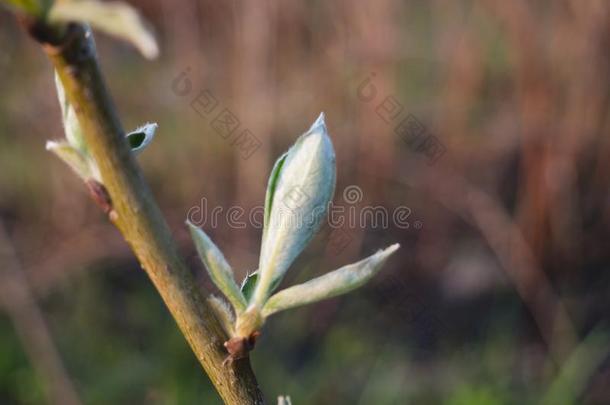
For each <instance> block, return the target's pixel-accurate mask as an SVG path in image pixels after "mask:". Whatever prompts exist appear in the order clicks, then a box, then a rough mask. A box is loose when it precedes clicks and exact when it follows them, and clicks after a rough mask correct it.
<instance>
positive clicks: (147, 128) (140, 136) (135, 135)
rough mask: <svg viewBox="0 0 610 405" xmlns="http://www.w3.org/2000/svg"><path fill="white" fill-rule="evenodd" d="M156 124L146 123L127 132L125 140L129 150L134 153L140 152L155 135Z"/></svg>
mask: <svg viewBox="0 0 610 405" xmlns="http://www.w3.org/2000/svg"><path fill="white" fill-rule="evenodd" d="M157 127H158V125H157V124H156V123H147V124H144V125H142V126H141V127H139V128H137V129H135V130H133V131H132V132H130V133H128V134H127V141H128V142H129V146H130V147H131V151H132V152H134V153H135V154H138V153H140V152H142V151H143V150H144V149H145V148H146V147H147V146H148V144H149V143H151V142H152V140H153V138H154V137H155V132H156V131H157Z"/></svg>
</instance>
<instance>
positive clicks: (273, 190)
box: [253, 114, 336, 306]
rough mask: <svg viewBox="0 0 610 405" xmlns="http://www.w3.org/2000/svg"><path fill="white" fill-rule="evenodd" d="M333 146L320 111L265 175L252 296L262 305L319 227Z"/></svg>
mask: <svg viewBox="0 0 610 405" xmlns="http://www.w3.org/2000/svg"><path fill="white" fill-rule="evenodd" d="M335 176H336V174H335V152H334V150H333V146H332V142H331V140H330V138H329V136H328V132H327V130H326V124H325V123H324V114H320V117H319V118H318V119H317V120H316V122H315V123H314V124H313V125H312V126H311V128H310V129H309V131H307V132H306V133H305V134H303V135H302V136H301V137H300V138H299V139H298V140H297V141H296V142H295V144H294V145H293V146H292V147H291V148H290V149H289V150H288V152H287V153H286V154H285V155H284V156H282V157H281V158H280V159H279V160H278V162H277V163H276V165H275V168H274V170H273V171H272V173H271V178H270V180H269V189H268V190H267V201H266V214H265V217H266V221H265V229H264V231H263V240H262V245H261V255H260V259H259V277H260V279H259V281H258V283H257V285H256V290H255V293H254V296H253V302H255V303H256V304H257V305H259V306H262V305H263V303H264V302H265V300H266V299H267V298H268V297H269V294H270V293H271V286H272V285H273V284H275V283H278V282H281V280H282V278H283V276H284V274H285V273H286V271H287V270H288V267H289V266H290V265H291V264H292V262H293V261H294V259H295V258H296V257H297V256H298V255H299V254H300V253H301V252H302V251H303V249H304V248H305V246H307V244H308V243H309V241H310V240H311V238H312V237H313V236H314V235H315V233H316V232H317V231H318V229H319V227H320V225H321V223H322V220H323V219H324V217H325V214H326V210H327V208H328V204H329V202H330V201H331V199H332V196H333V193H334V188H335Z"/></svg>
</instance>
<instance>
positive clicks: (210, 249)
mask: <svg viewBox="0 0 610 405" xmlns="http://www.w3.org/2000/svg"><path fill="white" fill-rule="evenodd" d="M186 223H187V225H188V227H189V229H190V231H191V238H192V239H193V242H194V243H195V247H196V248H197V253H199V257H200V258H201V261H202V262H203V264H204V265H205V268H206V269H207V271H208V273H209V275H210V278H211V279H212V281H213V282H214V284H216V287H218V289H219V290H220V291H221V292H222V293H223V294H224V295H225V296H226V297H227V299H228V300H229V302H231V304H232V305H233V307H234V308H235V311H236V312H237V313H238V314H239V313H241V312H242V311H243V310H244V309H245V308H246V300H245V299H244V296H243V295H242V293H241V291H240V290H239V287H238V286H237V284H236V283H235V279H234V278H233V270H232V269H231V266H229V263H227V260H226V259H225V257H224V255H223V254H222V252H221V251H220V249H218V247H217V246H216V245H215V244H214V242H212V240H211V239H210V238H209V237H208V235H206V234H205V232H203V231H202V230H201V229H200V228H198V227H197V226H195V225H193V224H192V223H191V222H190V221H188V220H187V221H186Z"/></svg>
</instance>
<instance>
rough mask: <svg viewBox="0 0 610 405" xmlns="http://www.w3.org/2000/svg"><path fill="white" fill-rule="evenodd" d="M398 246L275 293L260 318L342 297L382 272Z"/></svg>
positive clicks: (395, 245)
mask: <svg viewBox="0 0 610 405" xmlns="http://www.w3.org/2000/svg"><path fill="white" fill-rule="evenodd" d="M399 247H400V245H398V244H394V245H392V246H390V247H388V248H386V249H384V250H380V251H378V252H377V253H375V254H374V255H372V256H369V257H367V258H366V259H364V260H361V261H359V262H357V263H353V264H350V265H348V266H344V267H342V268H340V269H338V270H335V271H332V272H330V273H328V274H325V275H323V276H320V277H317V278H314V279H313V280H310V281H308V282H306V283H303V284H299V285H295V286H294V287H289V288H287V289H285V290H282V291H280V292H278V293H277V294H275V295H273V296H272V297H271V298H269V301H267V303H266V304H265V306H264V307H263V317H268V316H269V315H272V314H274V313H276V312H279V311H283V310H285V309H288V308H294V307H298V306H301V305H306V304H310V303H312V302H316V301H320V300H323V299H326V298H331V297H335V296H337V295H341V294H345V293H346V292H349V291H351V290H354V289H355V288H358V287H360V286H361V285H363V284H365V283H366V282H367V281H368V280H369V279H370V278H371V277H373V276H374V275H375V273H377V272H378V271H379V270H380V269H381V267H382V266H383V264H384V263H385V261H386V260H387V259H388V257H390V255H391V254H392V253H394V252H395V251H396V250H397V249H398V248H399Z"/></svg>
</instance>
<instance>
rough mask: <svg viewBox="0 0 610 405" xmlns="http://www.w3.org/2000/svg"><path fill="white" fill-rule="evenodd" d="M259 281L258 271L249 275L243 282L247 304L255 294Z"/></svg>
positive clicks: (242, 291) (242, 289)
mask: <svg viewBox="0 0 610 405" xmlns="http://www.w3.org/2000/svg"><path fill="white" fill-rule="evenodd" d="M257 281H258V271H254V272H252V273H251V274H248V275H247V276H246V277H245V278H244V280H243V281H242V282H241V293H242V294H243V296H244V298H245V299H246V302H249V301H250V298H252V294H254V288H256V282H257Z"/></svg>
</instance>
